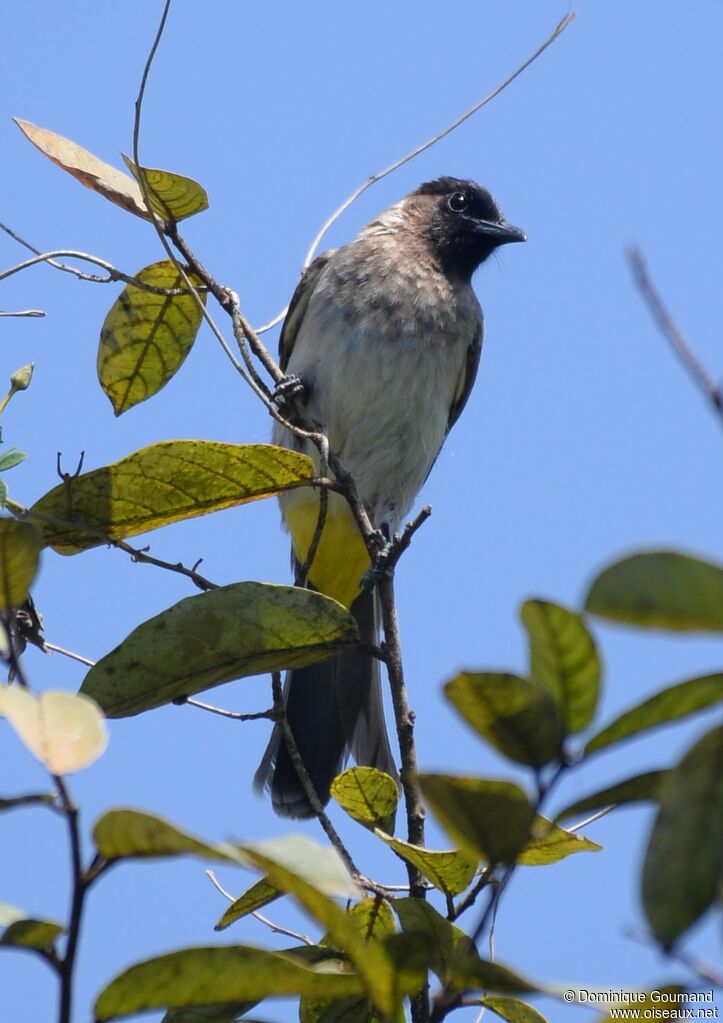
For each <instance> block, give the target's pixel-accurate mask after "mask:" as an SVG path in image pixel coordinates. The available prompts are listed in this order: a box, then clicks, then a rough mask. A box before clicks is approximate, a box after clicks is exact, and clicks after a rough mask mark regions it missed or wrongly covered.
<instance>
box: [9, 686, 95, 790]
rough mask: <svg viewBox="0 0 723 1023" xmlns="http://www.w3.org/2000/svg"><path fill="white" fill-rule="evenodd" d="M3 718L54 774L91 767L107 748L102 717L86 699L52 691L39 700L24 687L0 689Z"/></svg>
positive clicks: (49, 690)
mask: <svg viewBox="0 0 723 1023" xmlns="http://www.w3.org/2000/svg"><path fill="white" fill-rule="evenodd" d="M0 715H3V716H4V717H6V718H7V719H8V721H9V723H10V724H11V725H12V727H13V730H14V731H15V733H16V734H17V736H18V738H19V739H20V741H21V742H22V743H23V745H24V746H25V747H26V749H28V750H29V751H30V752H31V753H32V754H33V756H34V757H36V758H37V759H38V760H39V761H40V763H41V764H43V765H44V766H45V767H46V768H47V769H48V770H49V771H50V772H51V774H71V773H73V772H74V771H80V770H82V769H83V768H84V767H88V766H89V765H90V764H92V763H94V762H95V761H96V760H97V759H98V757H99V756H101V754H102V753H104V752H105V748H106V746H107V745H108V731H107V729H106V724H105V720H104V718H103V715H102V714H101V712H100V709H99V708H98V705H97V704H96V703H95V701H94V700H91V699H89V698H88V697H87V696H80V695H78V696H76V695H75V694H73V693H66V692H64V691H62V690H52V689H46V690H45V692H42V693H40V694H39V695H37V696H36V695H35V693H31V692H30V691H29V690H28V689H24V688H22V687H21V686H17V685H8V686H0Z"/></svg>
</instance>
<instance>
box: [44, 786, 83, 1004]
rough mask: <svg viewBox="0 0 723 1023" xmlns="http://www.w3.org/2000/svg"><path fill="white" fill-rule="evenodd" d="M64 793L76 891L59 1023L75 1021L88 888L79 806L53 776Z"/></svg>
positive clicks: (63, 965) (62, 966)
mask: <svg viewBox="0 0 723 1023" xmlns="http://www.w3.org/2000/svg"><path fill="white" fill-rule="evenodd" d="M52 778H53V781H54V782H55V785H56V786H57V789H58V792H59V793H60V805H61V808H62V810H63V813H64V814H65V818H66V820H67V822H68V833H69V835H70V861H71V873H72V885H73V894H72V898H71V904H70V921H69V923H68V941H67V944H66V946H65V955H64V956H63V958H62V959H61V960H60V962H59V964H58V971H59V974H60V1015H59V1017H58V1019H59V1023H71V1016H72V1004H73V970H74V966H75V954H76V951H77V948H78V938H79V937H80V926H81V922H82V918H83V903H84V900H85V895H86V892H87V889H88V882H87V881H86V879H85V877H84V876H83V865H82V862H81V852H80V829H79V827H78V808H77V806H76V805H75V803H73V801H72V799H71V798H70V793H69V792H68V789H67V787H66V784H65V781H64V779H63V778H61V777H60V775H52Z"/></svg>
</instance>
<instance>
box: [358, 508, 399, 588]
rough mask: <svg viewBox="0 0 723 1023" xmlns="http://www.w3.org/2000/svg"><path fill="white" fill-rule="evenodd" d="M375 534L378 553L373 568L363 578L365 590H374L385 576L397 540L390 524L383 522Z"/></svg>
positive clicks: (362, 582) (362, 583)
mask: <svg viewBox="0 0 723 1023" xmlns="http://www.w3.org/2000/svg"><path fill="white" fill-rule="evenodd" d="M374 532H375V540H376V546H377V552H376V555H375V556H374V561H373V563H372V565H371V567H370V568H368V569H367V570H366V572H365V573H364V575H363V577H362V581H361V585H362V589H364V590H373V589H374V587H375V586H376V585H377V583H378V582H379V580H380V579H381V577H382V576H383V575H384V573H385V571H386V568H387V563H388V562H389V555H390V554H391V552H392V550H393V548H394V540H395V539H396V537H393V536H392V531H391V528H390V526H389V523H388V522H383V523H382V524H381V527H380V528H379V529H376V530H375V531H374Z"/></svg>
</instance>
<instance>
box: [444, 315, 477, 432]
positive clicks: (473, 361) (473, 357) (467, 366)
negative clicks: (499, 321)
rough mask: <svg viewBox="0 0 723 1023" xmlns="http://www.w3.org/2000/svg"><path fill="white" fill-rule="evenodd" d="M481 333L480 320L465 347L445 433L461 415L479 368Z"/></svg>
mask: <svg viewBox="0 0 723 1023" xmlns="http://www.w3.org/2000/svg"><path fill="white" fill-rule="evenodd" d="M483 335H484V321H482V320H480V322H479V325H478V326H477V330H476V331H475V333H474V337H473V338H472V341H471V342H470V346H469V348H468V349H467V358H466V359H465V363H464V367H463V369H462V372H461V373H460V377H459V380H458V382H457V390H456V391H455V394H454V398H453V399H452V407H451V408H450V410H449V419H448V420H447V433H449V431H450V430H451V429H452V427H453V426H454V424H455V423H456V422H457V420H458V419H459V417H460V416H461V415H462V409H463V408H464V407H465V405H466V404H467V399H468V398H469V396H470V392H471V391H472V388H473V387H474V382H475V379H476V377H477V369H478V368H479V357H480V355H481V353H482V337H483Z"/></svg>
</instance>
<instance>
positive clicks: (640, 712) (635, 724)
mask: <svg viewBox="0 0 723 1023" xmlns="http://www.w3.org/2000/svg"><path fill="white" fill-rule="evenodd" d="M722 701H723V674H720V673H719V674H717V675H702V676H701V677H700V678H691V679H688V680H687V682H679V683H678V685H675V686H670V687H669V688H668V689H661V691H660V692H658V693H654V695H653V696H651V697H649V698H648V699H647V700H644V701H643V702H642V703H639V704H638V705H637V706H636V707H631V709H630V710H626V711H625V713H624V714H621V715H620V717H619V718H616V719H615V721H612V722H611V723H610V724H609V725H607V726H606V727H605V728H603V730H602V731H601V732H598V734H597V735H594V736H593V737H592V739H590V741H589V742H588V744H587V745H586V746H585V753H586V754H590V753H593V752H594V751H595V750H599V749H605V748H606V747H607V746H612V745H613V743H616V742H621V741H622V740H623V739H628V738H631V737H632V736H636V735H640V734H641V733H643V732H647V731H649V730H650V729H651V728H657V727H658V726H659V725H665V724H667V723H668V722H670V721H679V720H680V719H681V718H684V717H688V715H689V714H695V713H696V711H699V710H705V709H706V708H707V707H712V706H714V705H715V704H716V703H721V702H722Z"/></svg>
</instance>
